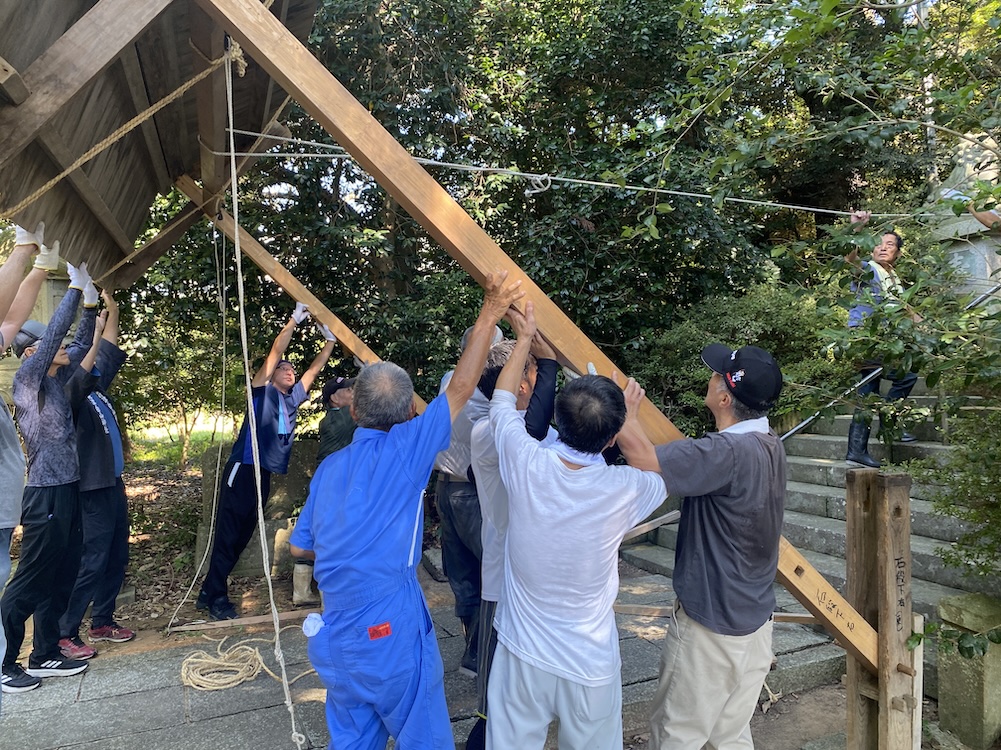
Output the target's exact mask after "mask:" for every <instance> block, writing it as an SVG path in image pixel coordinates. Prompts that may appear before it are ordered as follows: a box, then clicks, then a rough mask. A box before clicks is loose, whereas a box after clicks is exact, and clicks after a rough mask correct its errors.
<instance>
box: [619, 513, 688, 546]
mask: <svg viewBox="0 0 1001 750" xmlns="http://www.w3.org/2000/svg"><path fill="white" fill-rule="evenodd" d="M680 520H681V511H680V510H672V511H671V512H670V513H665V514H664V515H662V516H657V518H653V519H651V520H649V521H646V522H644V523H641V524H640V525H639V526H633V528H631V529H630V530H629V531H628V532H627V533H626V535H625V536H624V537H622V541H623V542H628V541H629V540H630V539H635V538H636V537H638V536H643V535H644V534H646V533H647V532H648V531H653V530H654V529H657V528H660V527H661V526H664V525H665V524H669V523H677V522H678V521H680Z"/></svg>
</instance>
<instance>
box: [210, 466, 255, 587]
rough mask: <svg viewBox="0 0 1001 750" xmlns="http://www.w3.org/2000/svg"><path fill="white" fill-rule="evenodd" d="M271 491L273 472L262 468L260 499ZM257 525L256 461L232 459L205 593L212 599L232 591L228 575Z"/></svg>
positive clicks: (225, 474)
mask: <svg viewBox="0 0 1001 750" xmlns="http://www.w3.org/2000/svg"><path fill="white" fill-rule="evenodd" d="M270 494H271V472H270V471H268V470H267V469H261V502H262V504H264V505H266V504H267V502H268V496H269V495H270ZM256 528H257V486H256V483H255V481H254V465H253V464H240V463H237V462H235V461H229V462H228V463H227V464H226V468H224V469H223V473H222V489H221V490H220V492H219V510H218V512H217V513H216V529H215V543H214V544H213V545H212V557H211V558H210V561H209V572H208V573H207V574H206V575H205V582H204V583H203V584H202V594H203V596H204V597H205V598H207V599H208V600H209V601H210V602H211V601H215V600H216V599H218V598H219V597H220V596H228V595H229V585H228V582H227V579H228V578H229V574H230V573H232V572H233V568H235V567H236V563H237V561H238V560H239V559H240V555H241V554H242V553H243V550H244V548H246V546H247V542H249V541H250V538H251V537H252V536H253V535H254V530H255V529H256Z"/></svg>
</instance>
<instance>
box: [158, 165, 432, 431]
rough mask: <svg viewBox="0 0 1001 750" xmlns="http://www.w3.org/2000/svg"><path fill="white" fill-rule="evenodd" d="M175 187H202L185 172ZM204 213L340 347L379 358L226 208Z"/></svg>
mask: <svg viewBox="0 0 1001 750" xmlns="http://www.w3.org/2000/svg"><path fill="white" fill-rule="evenodd" d="M177 188H178V189H179V190H180V191H181V192H182V193H184V194H185V195H186V196H188V198H190V199H192V200H198V199H199V198H200V197H201V193H202V191H201V188H200V187H199V186H198V185H197V184H196V183H195V181H194V180H192V179H191V178H190V177H187V176H185V177H182V178H181V179H180V180H178V181H177ZM205 216H206V217H207V218H208V219H209V221H211V222H213V223H214V224H215V225H216V226H217V227H219V229H221V230H222V232H223V234H225V235H226V236H227V237H229V238H230V240H231V241H233V242H235V241H236V235H237V232H239V235H240V250H241V251H242V252H243V254H244V255H246V256H247V257H248V258H250V259H251V260H252V261H253V262H254V263H255V264H256V265H257V267H258V268H260V269H261V270H262V271H264V273H266V274H267V275H268V276H270V277H271V278H272V279H273V280H274V281H275V283H276V284H278V285H279V286H281V287H282V289H284V290H285V292H286V293H287V294H288V295H289V296H290V297H292V299H294V300H295V301H297V302H303V303H305V304H307V305H309V311H310V313H312V315H313V317H314V318H316V319H317V320H318V321H320V322H321V323H323V324H324V325H326V326H329V327H330V330H331V331H332V332H333V334H334V335H335V336H337V340H338V342H340V344H341V346H342V347H344V348H345V349H346V350H347V351H349V352H351V353H352V354H353V355H354V356H356V357H357V358H358V359H360V360H361V361H362V362H364V363H365V364H372V363H373V362H378V361H379V360H380V357H379V356H378V355H377V354H376V353H375V352H373V351H372V350H371V349H369V348H368V345H367V344H366V343H365V342H364V341H362V340H361V339H360V338H358V337H357V336H356V335H355V333H354V331H352V330H351V329H350V328H349V327H348V326H347V325H346V324H345V323H344V322H343V321H342V320H341V319H340V318H338V317H337V316H336V315H334V313H332V312H331V311H330V310H329V309H327V306H326V305H324V304H323V302H321V301H320V299H319V298H318V297H317V296H316V295H314V294H313V293H312V292H311V291H309V289H307V288H306V287H305V286H304V285H303V284H302V282H300V281H299V280H298V279H297V278H296V277H295V276H293V275H292V274H291V273H289V271H288V270H287V269H286V268H285V267H284V266H283V265H282V264H281V263H280V262H279V261H278V259H277V258H275V257H274V256H273V255H271V254H270V253H269V252H268V251H267V250H265V249H264V246H263V245H261V243H259V242H258V241H257V240H256V239H254V237H252V236H251V235H250V233H248V232H247V231H246V230H245V229H243V227H237V226H236V224H235V222H234V221H233V217H232V215H230V214H229V213H228V212H226V211H222V210H220V211H218V212H217V213H215V214H210V213H207V212H206V213H205ZM414 401H415V403H416V405H417V410H418V411H419V412H423V411H424V409H425V408H426V407H427V402H425V401H424V399H422V398H421V397H420V396H418V395H417V394H414Z"/></svg>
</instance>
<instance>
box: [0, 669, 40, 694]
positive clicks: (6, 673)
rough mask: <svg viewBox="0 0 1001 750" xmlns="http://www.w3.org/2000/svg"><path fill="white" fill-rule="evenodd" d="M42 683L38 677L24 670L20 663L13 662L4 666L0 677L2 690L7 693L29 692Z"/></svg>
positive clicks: (0, 688)
mask: <svg viewBox="0 0 1001 750" xmlns="http://www.w3.org/2000/svg"><path fill="white" fill-rule="evenodd" d="M41 684H42V681H41V680H40V679H39V678H38V677H32V676H31V675H30V674H28V673H27V672H25V671H24V669H23V668H22V667H21V665H20V664H12V665H11V666H9V667H4V668H3V676H2V677H0V690H3V692H5V693H27V692H28V691H29V690H34V689H35V688H36V687H38V686H39V685H41Z"/></svg>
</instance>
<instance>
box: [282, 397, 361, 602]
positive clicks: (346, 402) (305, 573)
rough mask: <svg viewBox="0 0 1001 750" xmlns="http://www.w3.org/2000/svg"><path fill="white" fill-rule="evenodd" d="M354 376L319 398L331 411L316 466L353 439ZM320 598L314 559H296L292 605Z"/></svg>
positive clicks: (324, 423) (323, 428)
mask: <svg viewBox="0 0 1001 750" xmlns="http://www.w3.org/2000/svg"><path fill="white" fill-rule="evenodd" d="M354 384H355V379H354V378H342V377H336V378H334V379H333V380H328V381H327V382H326V383H324V384H323V393H321V394H320V395H319V396H317V397H316V400H317V402H319V403H321V404H323V406H324V408H325V409H326V410H327V411H326V414H324V415H323V419H322V420H321V421H320V427H319V432H320V449H319V450H318V451H317V453H316V465H317V466H319V465H320V463H321V462H322V461H323V459H325V458H326V457H327V456H329V455H330V454H331V453H336V452H337V451H339V450H340V449H341V448H343V447H344V446H346V445H348V444H349V443H350V442H351V438H353V437H354V434H355V428H356V427H357V426H358V425H357V424H356V423H355V420H354V418H353V417H352V416H351V401H352V397H353V395H354V390H353V386H354ZM319 601H320V597H319V595H318V594H316V593H314V592H313V561H312V560H306V559H302V558H299V559H296V561H295V565H294V566H293V568H292V604H293V605H294V606H296V607H300V606H307V605H310V604H316V603H317V602H319Z"/></svg>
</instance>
